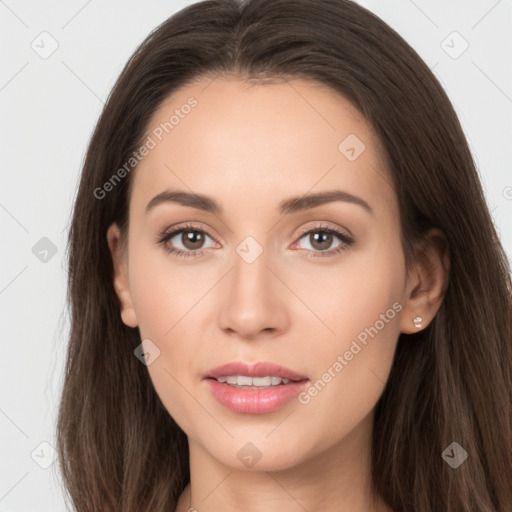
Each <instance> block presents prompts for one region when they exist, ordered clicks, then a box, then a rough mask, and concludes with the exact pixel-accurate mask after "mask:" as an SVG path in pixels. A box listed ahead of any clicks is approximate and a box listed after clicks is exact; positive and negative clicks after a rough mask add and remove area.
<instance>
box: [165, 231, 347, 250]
mask: <svg viewBox="0 0 512 512" xmlns="http://www.w3.org/2000/svg"><path fill="white" fill-rule="evenodd" d="M183 231H193V232H197V233H203V234H206V235H208V236H209V237H210V238H212V239H213V237H212V236H211V235H210V234H209V233H208V231H205V230H204V229H200V228H198V227H197V226H194V225H193V224H182V225H179V226H176V227H175V228H173V229H172V230H171V231H164V232H162V233H161V234H160V235H159V237H158V242H157V243H158V244H161V245H162V246H163V248H164V250H165V251H166V252H167V253H169V254H173V255H174V256H176V257H178V258H199V257H200V256H202V255H203V253H204V251H205V249H198V250H195V251H182V250H181V249H175V248H173V247H169V246H168V245H167V242H168V241H169V240H170V239H171V238H174V237H175V236H176V235H177V234H179V233H181V232H183ZM317 232H319V233H328V234H333V235H336V236H337V237H338V238H339V239H340V240H341V241H342V243H341V244H340V245H339V246H338V247H336V248H335V249H329V250H327V251H312V250H310V249H307V250H306V254H307V256H308V257H312V258H325V257H330V256H335V255H337V254H339V253H341V252H342V251H345V250H347V249H349V248H350V247H351V246H352V244H353V243H354V239H353V238H352V237H350V236H348V235H346V234H344V233H341V232H340V231H338V230H337V229H334V228H332V227H330V226H324V225H319V226H314V227H313V228H309V229H307V230H305V231H301V232H300V233H299V238H298V239H299V240H300V239H301V238H303V237H304V236H305V235H308V234H310V233H317Z"/></svg>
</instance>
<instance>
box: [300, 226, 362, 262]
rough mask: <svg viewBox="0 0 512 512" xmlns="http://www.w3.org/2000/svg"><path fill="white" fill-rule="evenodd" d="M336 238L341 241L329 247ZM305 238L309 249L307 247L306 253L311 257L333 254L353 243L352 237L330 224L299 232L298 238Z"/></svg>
mask: <svg viewBox="0 0 512 512" xmlns="http://www.w3.org/2000/svg"><path fill="white" fill-rule="evenodd" d="M336 238H337V239H338V240H340V241H341V243H339V244H338V245H337V246H335V247H334V248H330V247H331V246H332V244H333V242H335V240H336ZM302 239H305V241H306V242H307V243H309V245H310V247H311V249H309V248H307V247H306V249H307V255H308V256H312V257H325V256H333V255H335V254H338V253H340V252H341V251H344V250H345V249H348V248H349V247H350V246H351V245H352V244H353V243H354V239H353V238H352V237H351V236H349V235H347V234H344V233H342V232H340V231H338V230H337V229H335V228H332V227H330V226H323V225H321V226H315V227H313V228H311V229H309V230H307V231H305V232H304V231H303V232H302V233H301V237H300V239H299V243H300V240H302Z"/></svg>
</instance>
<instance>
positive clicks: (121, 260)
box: [107, 222, 138, 327]
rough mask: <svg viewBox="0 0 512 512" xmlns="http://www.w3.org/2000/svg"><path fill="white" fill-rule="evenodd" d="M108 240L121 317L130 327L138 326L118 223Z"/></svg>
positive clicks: (110, 230)
mask: <svg viewBox="0 0 512 512" xmlns="http://www.w3.org/2000/svg"><path fill="white" fill-rule="evenodd" d="M107 240H108V246H109V248H110V254H111V256H112V263H113V266H114V289H115V291H116V294H117V297H118V299H119V303H120V304H121V319H122V320H123V323H124V324H125V325H127V326H128V327H137V325H138V321H137V316H136V315H135V309H134V307H133V301H132V296H131V293H130V286H129V281H128V258H127V254H126V253H125V251H124V250H123V246H122V244H121V232H120V230H119V226H118V225H117V223H115V222H114V223H113V224H111V226H110V227H109V228H108V231H107Z"/></svg>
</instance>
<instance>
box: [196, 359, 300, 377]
mask: <svg viewBox="0 0 512 512" xmlns="http://www.w3.org/2000/svg"><path fill="white" fill-rule="evenodd" d="M230 375H246V376H247V377H267V376H271V377H281V378H283V379H289V380H295V381H300V380H306V379H307V377H306V376H305V375H302V374H300V373H297V372H294V371H293V370H290V369H289V368H285V367H284V366H281V365H278V364H275V363H270V362H267V361H259V362H257V363H244V362H243V361H233V362H231V363H227V364H223V365H222V366H217V367H216V368H213V370H210V371H209V372H208V373H207V374H206V375H205V379H208V378H212V379H218V378H219V377H227V376H230Z"/></svg>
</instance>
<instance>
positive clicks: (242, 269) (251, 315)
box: [218, 250, 291, 340]
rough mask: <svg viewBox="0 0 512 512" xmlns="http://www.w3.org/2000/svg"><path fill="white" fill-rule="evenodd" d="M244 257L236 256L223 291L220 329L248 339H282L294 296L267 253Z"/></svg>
mask: <svg viewBox="0 0 512 512" xmlns="http://www.w3.org/2000/svg"><path fill="white" fill-rule="evenodd" d="M240 254H242V256H240ZM240 254H238V253H236V254H235V255H234V258H233V268H232V270H231V271H230V272H229V274H228V275H227V276H226V278H225V279H224V280H223V281H224V282H223V284H222V287H221V288H222V290H219V299H218V300H219V310H218V322H219V326H220V328H221V329H222V330H223V331H225V332H227V333H230V334H231V335H233V334H237V335H238V336H239V337H240V338H244V339H251V340H253V339H256V338H258V337H275V336H278V335H279V334H280V333H282V332H284V331H286V329H288V327H289V323H290V315H289V311H288V309H287V307H286V302H285V301H286V298H288V299H289V298H290V297H289V295H290V294H291V293H290V291H289V290H287V288H286V286H285V284H283V281H282V280H281V279H280V278H279V275H278V274H279V272H276V269H274V268H272V263H271V261H269V257H268V253H267V251H265V250H264V251H263V252H262V253H261V254H259V255H258V256H257V257H256V259H254V260H252V258H247V257H245V255H244V254H243V253H242V252H241V253H240Z"/></svg>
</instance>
